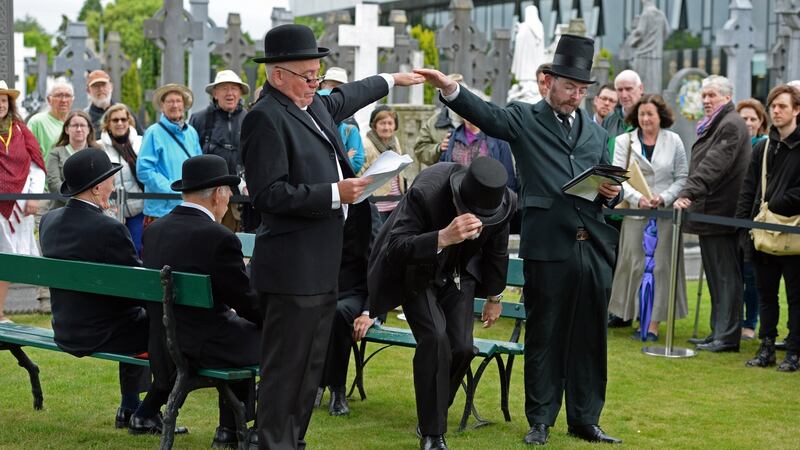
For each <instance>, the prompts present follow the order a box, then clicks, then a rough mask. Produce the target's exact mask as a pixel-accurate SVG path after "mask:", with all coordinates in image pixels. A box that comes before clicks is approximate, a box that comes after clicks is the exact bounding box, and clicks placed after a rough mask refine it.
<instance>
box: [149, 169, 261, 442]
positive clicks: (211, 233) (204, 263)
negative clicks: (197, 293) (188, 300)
mask: <svg viewBox="0 0 800 450" xmlns="http://www.w3.org/2000/svg"><path fill="white" fill-rule="evenodd" d="M239 181H240V180H239V177H238V176H236V175H229V174H228V166H227V164H226V162H225V160H224V159H223V158H222V157H220V156H217V155H201V156H195V157H193V158H189V159H187V160H186V161H184V162H183V168H182V178H181V179H180V180H177V181H175V182H174V183H172V186H171V187H172V190H174V191H178V192H180V193H181V196H182V197H183V202H182V203H181V204H180V205H178V206H176V207H175V208H174V209H173V210H172V211H171V212H170V213H169V214H167V215H166V216H164V217H162V218H161V219H159V220H157V221H155V222H153V224H152V225H150V227H148V228H147V230H145V232H144V236H143V238H142V242H143V244H144V245H145V246H146V247H147V251H146V252H145V253H144V266H145V267H148V268H151V269H160V268H162V267H164V266H165V265H169V266H170V267H172V270H174V271H178V272H189V273H198V274H205V275H210V276H211V290H212V292H213V294H214V295H213V296H214V307H213V308H212V309H209V310H201V309H198V308H189V307H185V306H176V307H175V317H176V327H177V328H176V331H177V335H178V342H179V343H180V347H181V351H182V352H183V353H184V354H185V355H186V357H187V359H188V360H189V363H190V364H192V365H196V366H199V367H206V368H225V367H243V366H252V365H257V364H258V361H259V357H260V354H261V345H260V339H259V338H260V336H261V334H260V333H261V332H260V330H259V328H260V327H261V314H260V312H259V311H258V297H257V295H256V293H255V291H254V290H252V289H251V288H250V280H249V278H248V276H247V272H246V271H245V266H244V262H243V256H242V246H241V243H240V242H239V239H238V238H237V237H236V235H235V234H234V233H233V232H232V231H230V230H229V229H227V228H226V227H224V226H222V225H221V220H222V217H223V216H224V215H225V213H226V212H227V211H228V200H229V199H230V196H231V194H232V191H231V189H232V188H233V187H235V186H236V185H238V184H239ZM147 313H148V315H149V316H150V321H151V325H152V326H151V327H150V329H151V332H150V333H151V334H150V346H149V349H150V367H151V368H152V370H153V376H154V378H155V380H156V382H158V383H162V384H165V388H166V391H167V392H169V391H170V390H171V389H172V385H173V383H174V379H175V368H174V365H173V364H172V359H171V358H170V357H169V353H168V352H167V349H166V347H165V346H164V343H165V342H166V336H164V334H163V327H162V326H160V321H161V317H162V307H161V304H160V303H150V304H148V305H147ZM230 386H231V389H232V390H233V392H234V394H235V395H236V396H237V397H238V398H239V399H240V400H241V401H242V402H244V404H245V405H247V406H248V408H247V417H246V419H247V420H252V419H253V413H254V411H253V407H254V405H255V383H254V381H253V380H252V379H250V380H243V381H240V382H237V383H233V384H231V385H230ZM237 442H238V441H237V438H236V420H235V417H234V413H233V411H232V410H231V409H230V408H228V407H227V406H226V405H225V404H224V403H223V399H222V394H220V399H219V427H218V428H217V431H216V434H215V436H214V440H213V442H212V446H213V447H226V446H230V447H235V446H236V444H237Z"/></svg>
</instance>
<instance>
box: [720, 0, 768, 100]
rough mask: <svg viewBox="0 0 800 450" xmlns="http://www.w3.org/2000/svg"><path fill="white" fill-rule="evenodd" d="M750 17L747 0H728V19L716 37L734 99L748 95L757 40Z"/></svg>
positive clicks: (750, 7) (748, 0) (751, 6)
mask: <svg viewBox="0 0 800 450" xmlns="http://www.w3.org/2000/svg"><path fill="white" fill-rule="evenodd" d="M752 18H753V5H752V4H751V3H750V0H732V1H731V5H730V18H729V19H728V21H727V22H725V25H724V26H723V27H722V29H721V30H719V31H718V32H717V36H716V42H717V45H718V46H719V47H720V48H722V49H723V50H724V51H725V54H726V55H727V56H728V73H727V77H728V79H729V80H731V83H733V100H734V101H735V102H738V101H739V100H744V99H746V98H750V97H751V86H752V83H751V81H752V70H751V64H752V60H753V55H754V54H755V47H756V42H758V37H757V36H756V31H755V29H754V28H753V21H752Z"/></svg>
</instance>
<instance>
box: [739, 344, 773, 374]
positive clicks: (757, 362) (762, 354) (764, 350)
mask: <svg viewBox="0 0 800 450" xmlns="http://www.w3.org/2000/svg"><path fill="white" fill-rule="evenodd" d="M775 361H776V358H775V340H774V339H772V338H764V339H762V340H761V345H760V346H759V347H758V352H756V357H755V358H753V359H751V360H749V361H747V362H746V363H744V365H745V366H747V367H769V366H774V365H775Z"/></svg>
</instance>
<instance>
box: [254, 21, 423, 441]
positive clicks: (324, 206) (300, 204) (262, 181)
mask: <svg viewBox="0 0 800 450" xmlns="http://www.w3.org/2000/svg"><path fill="white" fill-rule="evenodd" d="M328 53H329V50H328V49H326V48H319V47H317V41H316V39H315V38H314V33H313V32H312V31H311V29H310V28H308V27H306V26H303V25H296V24H288V25H281V26H278V27H275V28H273V29H271V30H270V31H269V32H268V33H267V34H266V36H265V37H264V54H265V56H264V57H263V58H256V59H255V61H256V62H263V63H266V69H267V78H268V83H267V84H266V85H265V86H264V90H263V92H262V94H261V97H260V98H259V100H258V102H257V103H256V104H255V105H254V106H253V108H252V109H251V110H250V112H249V113H248V114H247V116H246V117H245V119H244V122H243V124H242V157H243V161H244V167H245V178H246V180H247V187H248V189H249V191H250V196H251V200H252V204H253V207H254V208H255V209H256V211H258V212H259V213H261V222H262V224H261V227H260V228H259V229H258V234H257V236H256V244H255V250H254V254H253V259H252V271H253V278H254V280H255V287H256V289H257V290H258V292H259V295H260V297H261V303H262V308H263V310H264V326H263V330H264V331H263V341H262V342H263V344H262V352H263V353H262V358H261V381H260V385H259V389H258V400H259V401H258V414H257V416H258V429H259V437H260V445H261V446H262V448H270V449H277V448H304V447H305V440H304V438H305V433H306V429H307V428H308V422H309V420H310V418H311V410H312V408H313V405H314V397H315V394H316V391H317V387H318V386H319V383H320V379H321V376H322V367H323V365H324V363H325V350H326V349H327V346H328V338H329V335H330V326H331V322H332V319H333V313H334V310H335V307H336V300H337V294H336V285H337V278H338V277H337V276H338V273H339V263H340V259H341V253H342V227H343V224H344V219H345V218H346V215H347V208H348V205H350V204H352V203H354V202H355V200H356V199H357V198H358V197H359V195H360V194H361V193H362V192H363V191H364V188H365V186H366V185H367V184H368V183H369V182H370V181H371V180H370V179H368V178H367V179H360V178H355V174H354V173H353V169H352V168H351V166H350V164H349V162H348V158H347V154H346V153H345V152H344V150H343V145H342V140H341V137H340V136H339V132H338V131H337V127H336V124H337V123H338V122H341V121H342V120H344V119H345V118H347V117H350V116H351V115H352V114H353V113H355V112H356V111H357V110H359V109H360V108H363V107H364V106H366V105H368V104H370V103H372V102H374V101H376V100H378V99H379V98H381V97H383V96H385V95H386V94H388V92H389V89H391V88H392V87H393V86H394V85H395V84H397V85H402V86H407V85H411V84H416V83H420V82H421V81H422V77H420V76H418V75H415V74H394V75H388V74H382V75H380V76H372V77H368V78H365V79H364V80H361V81H356V82H353V83H346V84H343V85H341V86H339V87H337V88H336V89H334V90H333V91H332V92H331V94H330V95H328V96H325V97H320V96H319V95H317V94H316V88H317V85H318V84H319V81H320V78H319V75H318V73H319V69H320V63H319V60H320V58H322V57H324V56H325V55H327V54H328Z"/></svg>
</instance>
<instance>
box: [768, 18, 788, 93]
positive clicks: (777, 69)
mask: <svg viewBox="0 0 800 450" xmlns="http://www.w3.org/2000/svg"><path fill="white" fill-rule="evenodd" d="M790 34H791V32H790V31H789V27H788V26H786V24H784V23H783V19H782V18H781V16H780V15H779V16H778V33H777V36H775V43H774V44H772V46H771V47H770V48H769V52H768V53H767V67H768V68H769V69H770V80H769V81H770V86H775V85H778V84H781V83H784V82H785V81H786V80H785V79H784V74H785V73H786V50H787V48H788V47H789V35H790Z"/></svg>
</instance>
